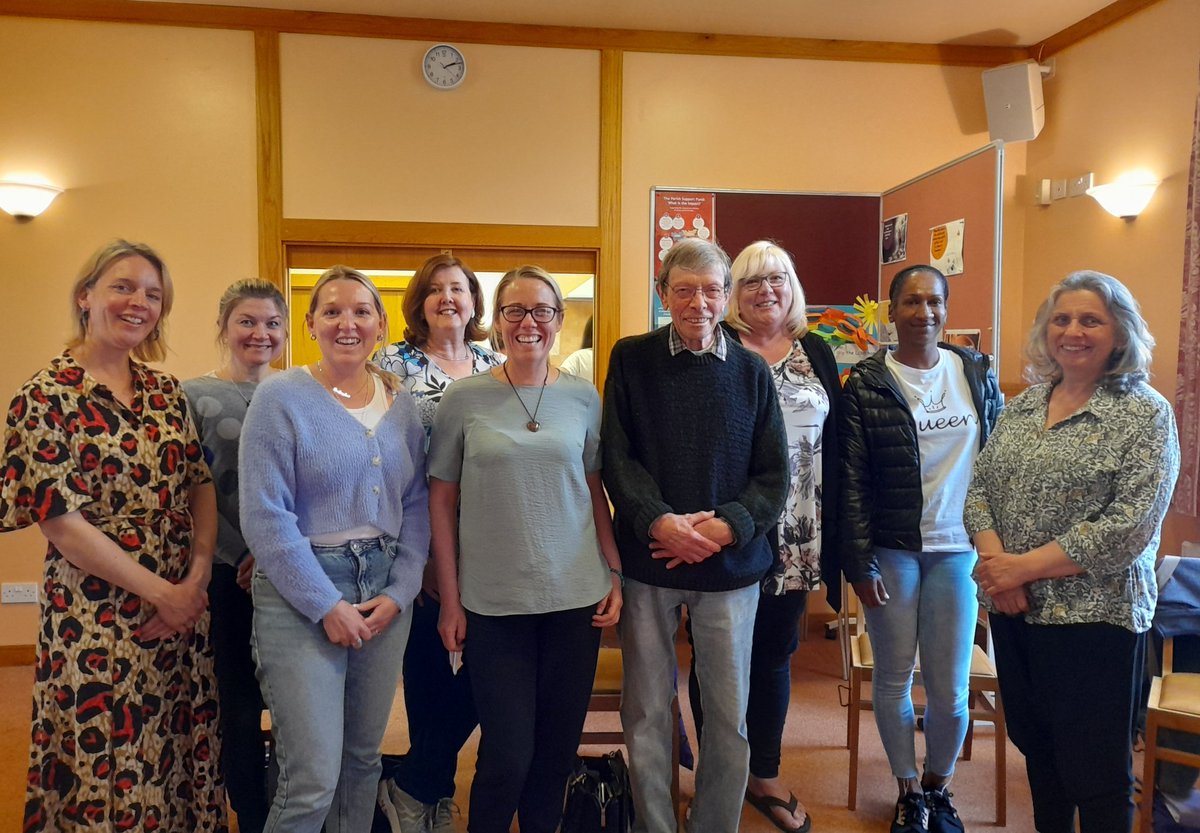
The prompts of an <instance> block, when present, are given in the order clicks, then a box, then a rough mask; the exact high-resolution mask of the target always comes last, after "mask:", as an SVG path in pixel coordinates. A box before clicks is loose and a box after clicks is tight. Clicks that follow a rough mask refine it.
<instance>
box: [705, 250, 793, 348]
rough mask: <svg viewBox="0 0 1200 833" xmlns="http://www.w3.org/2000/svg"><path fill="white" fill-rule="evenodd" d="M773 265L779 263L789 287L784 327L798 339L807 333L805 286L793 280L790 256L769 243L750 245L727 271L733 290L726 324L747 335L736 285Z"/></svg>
mask: <svg viewBox="0 0 1200 833" xmlns="http://www.w3.org/2000/svg"><path fill="white" fill-rule="evenodd" d="M772 262H774V263H777V264H779V266H780V267H781V271H782V272H783V274H784V276H785V277H787V282H788V286H790V287H791V288H792V305H791V306H790V307H788V309H787V318H786V319H785V320H784V326H785V327H786V328H787V331H788V333H790V334H791V336H792V338H799V337H800V336H802V335H804V334H805V333H807V332H808V308H807V304H806V301H805V298H804V287H802V286H801V285H800V279H799V278H798V277H796V266H795V264H794V263H793V262H792V256H791V255H789V254H788V253H787V252H786V251H784V249H782V248H781V247H780V246H779V245H778V244H777V243H773V242H772V241H770V240H758V241H755V242H754V243H751V244H750V245H749V246H747V247H746V248H744V249H742V251H741V253H740V254H738V256H737V257H736V258H735V259H734V261H733V266H731V267H730V270H729V271H730V272H731V273H732V275H733V291H732V292H730V293H729V303H728V304H727V305H726V307H725V321H726V322H728V324H729V326H731V327H733V328H734V329H735V330H737V331H738V332H742V333H748V332H750V325H749V324H747V323H746V320H745V319H744V318H742V307H741V304H740V303H739V302H738V294H739V293H738V289H737V285H738V284H739V283H741V282H742V281H744V280H746V279H747V278H753V277H756V276H759V275H765V274H767V273H768V272H770V271H771V269H770V264H771V263H772Z"/></svg>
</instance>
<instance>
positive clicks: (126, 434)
mask: <svg viewBox="0 0 1200 833" xmlns="http://www.w3.org/2000/svg"><path fill="white" fill-rule="evenodd" d="M132 367H133V371H134V401H133V404H132V406H131V407H126V406H125V405H123V404H122V403H121V402H119V401H118V400H117V399H115V398H114V397H113V395H112V394H111V392H109V391H108V389H107V388H105V387H104V386H103V385H101V384H99V383H97V382H96V381H95V380H94V379H92V378H91V377H90V376H88V375H87V374H86V373H85V372H84V370H83V368H81V367H80V366H79V365H78V364H76V363H75V361H74V360H73V359H72V358H71V357H70V355H62V356H59V357H58V358H56V359H55V360H54V361H53V362H52V363H51V364H50V366H49V367H48V368H47V369H45V370H43V371H42V372H40V373H38V374H37V375H36V376H34V377H33V378H32V379H31V380H30V381H29V382H27V383H26V384H25V386H24V387H23V388H22V389H21V391H20V392H19V393H18V395H17V396H16V398H15V399H14V400H13V402H12V405H11V406H10V407H9V410H8V420H7V427H6V434H5V443H4V458H3V465H4V469H3V472H2V478H0V531H7V530H12V529H19V528H22V527H26V526H30V525H32V524H36V523H38V522H40V521H43V520H46V519H48V518H53V517H56V516H59V515H63V514H66V513H69V512H74V511H79V512H81V513H82V515H83V517H84V518H85V519H86V520H87V521H88V522H89V523H91V524H92V525H93V526H95V527H96V528H98V529H99V530H101V531H102V532H104V534H106V535H107V536H108V537H109V538H110V539H112V540H113V541H114V542H115V543H116V544H117V545H118V546H119V547H120V548H121V549H122V550H123V551H124V552H126V553H128V554H129V557H130V558H135V559H137V561H138V563H139V564H141V565H142V566H143V567H145V568H146V569H148V570H151V571H153V572H154V573H157V574H158V575H160V576H162V577H163V578H166V579H168V580H170V581H179V580H180V579H182V578H183V577H184V575H185V574H186V573H187V569H188V566H189V563H190V560H191V527H192V520H191V513H190V511H189V507H188V490H189V488H190V487H191V486H192V485H194V484H199V483H205V482H208V480H209V479H210V478H209V474H208V469H207V467H206V466H205V465H204V460H203V454H202V452H201V448H200V443H199V441H198V440H197V437H196V430H195V428H194V426H193V424H192V421H191V419H190V418H189V416H188V412H187V405H186V402H185V400H184V397H183V394H182V392H181V390H180V387H179V383H178V381H177V380H175V379H174V378H173V377H171V376H169V375H166V374H163V373H158V372H156V371H153V370H150V369H149V368H146V367H144V366H142V365H139V364H136V363H133V364H132ZM44 578H45V581H44V585H43V587H42V598H41V628H40V631H39V633H38V645H37V658H36V666H35V682H34V692H33V731H32V744H31V752H30V762H29V775H28V782H27V789H26V804H25V818H24V826H23V828H22V829H23V830H25V831H78V830H146V831H154V830H161V831H188V833H192V832H193V831H196V833H209V832H210V831H211V833H224V831H226V830H227V826H226V811H225V794H224V788H223V785H222V784H221V781H220V776H219V774H218V767H217V761H218V758H219V752H220V747H219V740H218V737H217V693H216V684H215V679H214V674H213V654H212V647H211V645H210V644H209V640H208V630H209V620H208V616H207V614H206V615H205V616H204V617H202V619H201V620H200V622H199V623H198V624H197V626H196V628H195V629H194V631H193V632H192V633H190V634H187V635H183V636H178V637H171V638H167V639H162V640H149V641H143V640H141V639H140V638H139V637H138V636H136V635H135V631H136V630H137V629H138V627H139V626H141V625H142V624H143V623H144V622H145V621H146V620H148V618H149V617H150V615H151V613H152V611H150V610H149V608H148V606H144V605H143V604H142V600H141V598H140V597H138V596H136V595H134V594H132V593H130V592H128V591H126V590H123V589H122V588H120V587H117V586H115V585H113V584H111V583H109V582H107V581H105V580H103V579H100V578H98V577H96V576H93V575H89V574H88V573H85V572H83V571H82V570H80V569H79V568H77V567H75V566H74V565H72V564H71V563H70V562H68V561H67V560H66V559H65V558H64V557H63V556H62V555H61V554H60V553H59V552H58V551H57V550H55V548H54V547H53V546H51V547H50V548H49V551H48V552H47V554H46V563H45V570H44Z"/></svg>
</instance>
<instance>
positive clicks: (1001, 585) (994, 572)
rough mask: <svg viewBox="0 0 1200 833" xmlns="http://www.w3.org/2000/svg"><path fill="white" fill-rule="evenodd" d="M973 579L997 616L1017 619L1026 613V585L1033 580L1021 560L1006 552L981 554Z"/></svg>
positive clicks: (1017, 556) (1027, 600) (1027, 604)
mask: <svg viewBox="0 0 1200 833" xmlns="http://www.w3.org/2000/svg"><path fill="white" fill-rule="evenodd" d="M972 578H974V579H975V583H976V584H978V585H979V589H980V590H982V591H983V592H984V593H985V594H986V595H987V596H988V597H989V598H991V600H992V606H993V607H994V608H995V609H996V611H997V612H999V613H1005V614H1007V615H1009V616H1017V615H1020V614H1022V613H1027V612H1028V611H1029V597H1028V596H1027V595H1026V593H1025V585H1026V584H1028V583H1029V582H1030V581H1031V580H1032V579H1031V578H1030V577H1028V576H1026V575H1025V565H1024V564H1023V563H1022V561H1021V556H1019V555H1012V554H1011V553H1007V552H980V553H979V561H978V562H977V563H976V564H975V571H974V572H973V573H972Z"/></svg>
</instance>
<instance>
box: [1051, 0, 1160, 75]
mask: <svg viewBox="0 0 1200 833" xmlns="http://www.w3.org/2000/svg"><path fill="white" fill-rule="evenodd" d="M1158 2H1160V0H1116V2H1114V3H1110V4H1109V5H1107V6H1105V7H1104V8H1103V9H1100V11H1098V12H1095V13H1093V14H1090V15H1088V16H1087V17H1085V18H1084V19H1083V20H1081V21H1079V22H1078V23H1073V24H1071V25H1070V26H1068V27H1067V28H1066V29H1063V30H1062V31H1061V32H1055V33H1054V34H1053V35H1051V36H1050V37H1048V38H1046V39H1045V40H1044V41H1042V42H1041V43H1036V44H1034V45H1033V46H1031V47H1029V57H1031V58H1034V59H1036V60H1039V61H1040V60H1042V59H1043V58H1049V57H1050V56H1051V55H1054V54H1055V53H1057V52H1062V51H1063V50H1064V49H1066V48H1067V47H1068V46H1072V45H1073V44H1076V43H1079V42H1080V41H1081V40H1084V39H1085V38H1090V37H1091V36H1092V35H1094V34H1096V33H1097V32H1099V31H1100V30H1101V29H1107V28H1108V27H1109V26H1112V25H1113V24H1114V23H1117V22H1118V21H1121V20H1124V19H1125V18H1127V17H1129V16H1130V15H1132V14H1136V13H1138V12H1140V11H1142V10H1143V9H1148V8H1150V7H1151V6H1153V5H1154V4H1156V3H1158Z"/></svg>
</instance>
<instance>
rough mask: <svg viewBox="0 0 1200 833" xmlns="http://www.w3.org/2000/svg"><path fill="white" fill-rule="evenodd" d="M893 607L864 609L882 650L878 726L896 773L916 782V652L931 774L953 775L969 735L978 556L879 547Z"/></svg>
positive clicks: (877, 660)
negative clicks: (924, 699) (974, 575)
mask: <svg viewBox="0 0 1200 833" xmlns="http://www.w3.org/2000/svg"><path fill="white" fill-rule="evenodd" d="M875 554H876V557H877V558H878V560H879V573H880V576H881V577H882V578H883V584H884V587H885V588H886V589H887V593H888V596H889V598H888V602H887V604H886V605H883V606H881V607H871V608H866V607H865V608H864V611H865V613H866V617H867V630H868V632H869V633H870V634H871V647H872V649H873V650H874V653H875V675H874V681H873V683H872V687H873V691H874V709H875V724H876V725H877V726H878V727H879V736H880V738H881V739H882V740H883V748H884V751H886V752H887V756H888V763H889V764H890V765H891V767H892V774H893V775H894V776H896V777H897V778H916V777H918V775H919V774H920V773H918V771H917V753H916V740H915V738H914V732H915V730H916V719H915V717H914V715H913V704H912V678H913V666H914V664H915V662H916V658H917V650H918V648H919V649H920V652H921V678H922V681H923V684H924V687H925V697H926V706H925V772H927V773H929V774H930V775H935V776H939V777H947V778H948V777H950V776H951V775H953V774H954V763H955V761H956V760H957V759H958V753H959V750H960V749H961V748H962V742H963V738H965V737H966V734H967V721H968V718H967V694H968V685H969V682H970V673H971V649H972V645H973V643H974V639H975V622H976V618H977V616H978V613H979V604H978V602H976V600H975V582H974V580H973V579H972V578H971V570H972V569H974V567H975V552H974V550H967V551H965V552H910V551H908V550H892V549H887V548H885V547H877V548H876V550H875Z"/></svg>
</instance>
